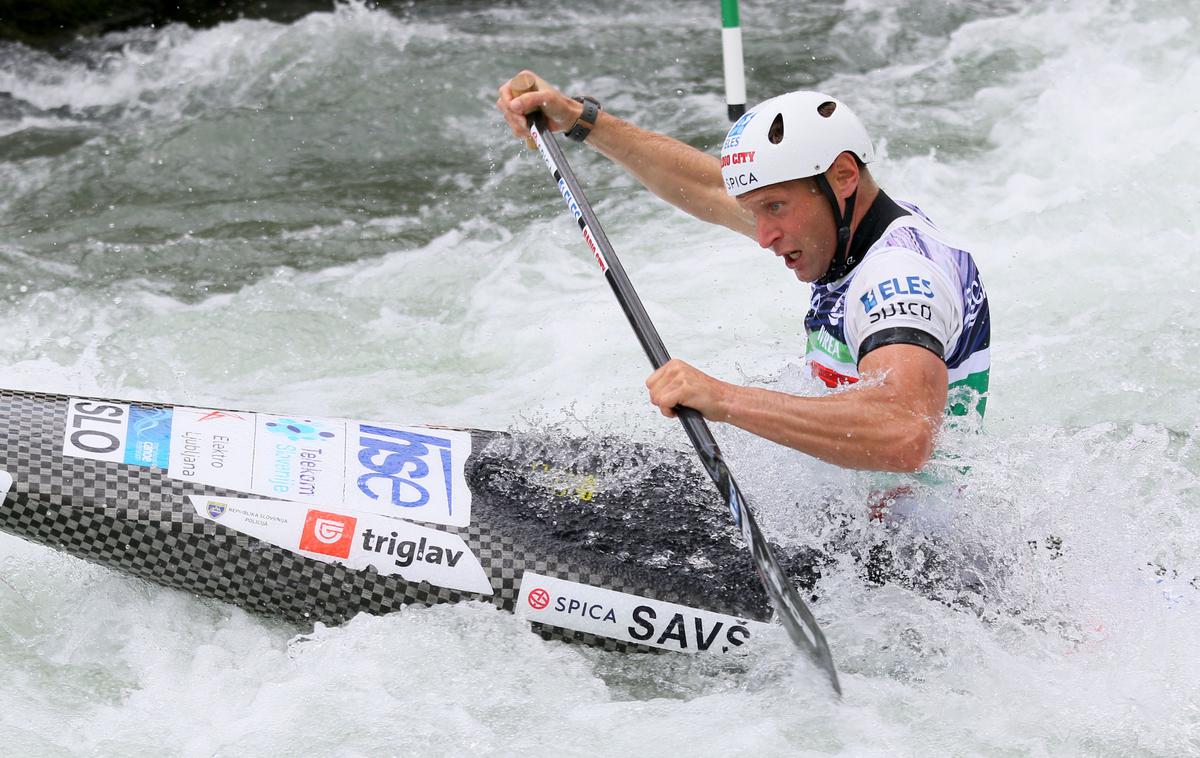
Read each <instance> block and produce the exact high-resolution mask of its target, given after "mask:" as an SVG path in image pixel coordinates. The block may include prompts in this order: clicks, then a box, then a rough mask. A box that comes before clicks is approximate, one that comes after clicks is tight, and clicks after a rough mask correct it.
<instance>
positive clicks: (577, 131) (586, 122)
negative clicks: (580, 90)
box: [567, 95, 600, 142]
mask: <svg viewBox="0 0 1200 758" xmlns="http://www.w3.org/2000/svg"><path fill="white" fill-rule="evenodd" d="M575 100H577V101H578V102H581V103H583V113H580V114H579V119H578V120H577V121H576V122H575V123H574V125H572V126H571V128H570V129H568V130H567V139H569V140H574V141H576V142H583V141H584V140H585V139H587V138H588V135H589V134H591V133H592V129H594V128H595V126H596V119H598V118H600V101H599V100H597V99H596V98H594V97H591V96H590V95H584V96H583V97H577V98H575Z"/></svg>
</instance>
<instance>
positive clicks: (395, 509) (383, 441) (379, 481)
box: [345, 422, 471, 526]
mask: <svg viewBox="0 0 1200 758" xmlns="http://www.w3.org/2000/svg"><path fill="white" fill-rule="evenodd" d="M347 428H349V429H352V430H353V431H354V434H353V435H352V438H351V439H350V440H349V443H350V444H349V446H348V447H347V455H346V474H347V476H346V478H347V480H348V481H347V486H346V500H345V502H346V505H347V507H349V508H352V509H355V510H362V511H367V512H370V513H379V514H381V515H386V516H399V517H401V518H411V519H415V520H417V521H430V522H433V523H435V524H449V525H451V526H466V525H467V524H469V523H470V521H471V510H470V505H471V499H470V498H471V491H470V489H469V488H468V487H467V478H466V474H465V468H466V462H467V461H466V459H467V456H468V455H470V452H471V435H470V434H468V433H466V432H460V431H453V430H448V429H447V430H443V429H436V430H435V429H420V428H414V427H397V426H381V425H379V424H369V423H367V422H350V423H349V424H347Z"/></svg>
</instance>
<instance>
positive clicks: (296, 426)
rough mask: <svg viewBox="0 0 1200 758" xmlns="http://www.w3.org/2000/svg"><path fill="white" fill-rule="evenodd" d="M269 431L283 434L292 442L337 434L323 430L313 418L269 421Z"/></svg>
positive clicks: (324, 437) (321, 438)
mask: <svg viewBox="0 0 1200 758" xmlns="http://www.w3.org/2000/svg"><path fill="white" fill-rule="evenodd" d="M267 431H269V432H272V433H273V434H281V435H283V436H284V437H287V438H288V439H289V440H291V441H292V442H299V441H300V440H308V441H310V442H313V441H316V440H327V439H331V438H333V437H335V436H337V435H335V434H334V433H333V432H323V431H321V430H320V429H319V428H318V427H317V426H316V424H315V423H314V422H313V421H312V420H311V419H303V420H300V419H293V418H281V419H279V420H278V421H268V422H267Z"/></svg>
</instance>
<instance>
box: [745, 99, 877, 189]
mask: <svg viewBox="0 0 1200 758" xmlns="http://www.w3.org/2000/svg"><path fill="white" fill-rule="evenodd" d="M847 151H848V152H851V153H854V154H855V155H857V156H858V159H859V160H860V161H862V162H863V163H870V162H871V161H872V160H873V159H874V158H875V151H874V150H873V149H872V148H871V138H870V137H869V136H867V130H866V129H865V128H864V127H863V125H862V122H861V121H859V120H858V117H857V116H855V115H854V112H853V111H851V110H850V109H849V108H848V107H847V106H846V105H845V104H844V103H842V102H841V101H840V100H837V99H835V98H832V97H830V96H829V95H825V94H822V93H820V92H789V93H788V94H786V95H780V96H779V97H773V98H771V99H770V100H767V101H765V102H762V103H759V104H758V105H756V106H755V107H754V108H752V109H750V110H748V111H746V114H745V115H744V116H742V117H741V118H739V119H738V120H737V123H736V124H734V125H733V127H732V128H730V130H729V134H728V135H727V136H726V137H725V144H724V145H722V146H721V177H722V178H723V179H724V180H725V188H726V189H727V190H728V191H729V194H730V195H732V196H733V197H737V196H739V195H742V194H745V193H747V192H751V191H753V190H756V189H759V188H761V187H767V186H770V185H772V184H779V183H780V182H787V181H791V180H792V179H804V178H807V177H810V176H816V175H817V174H823V173H825V170H826V169H828V168H829V167H830V166H831V165H832V164H833V161H834V160H835V159H836V158H837V157H838V156H839V155H841V154H842V153H843V152H847Z"/></svg>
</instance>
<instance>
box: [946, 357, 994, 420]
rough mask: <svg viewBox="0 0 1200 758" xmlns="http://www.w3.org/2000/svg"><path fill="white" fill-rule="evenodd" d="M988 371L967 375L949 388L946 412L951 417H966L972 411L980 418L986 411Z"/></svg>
mask: <svg viewBox="0 0 1200 758" xmlns="http://www.w3.org/2000/svg"><path fill="white" fill-rule="evenodd" d="M989 372H990V369H984V370H983V371H976V372H975V373H974V374H968V375H967V378H966V379H960V380H958V381H957V382H954V383H953V384H951V385H950V387H949V394H948V397H947V398H946V412H947V413H949V414H950V415H951V416H966V415H967V414H968V413H970V412H971V410H972V409H974V410H975V411H977V412H978V413H979V415H980V416H981V417H982V416H983V413H984V411H985V410H986V409H987V391H988V374H989Z"/></svg>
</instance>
